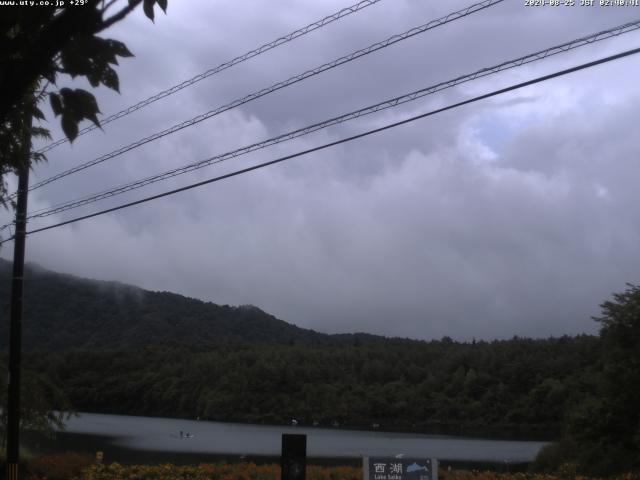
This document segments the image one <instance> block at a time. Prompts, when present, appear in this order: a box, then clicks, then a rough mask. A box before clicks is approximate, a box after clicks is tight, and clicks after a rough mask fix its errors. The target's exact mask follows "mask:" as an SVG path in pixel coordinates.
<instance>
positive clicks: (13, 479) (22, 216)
mask: <svg viewBox="0 0 640 480" xmlns="http://www.w3.org/2000/svg"><path fill="white" fill-rule="evenodd" d="M27 127H28V128H27V132H28V133H26V135H25V136H26V138H25V140H24V142H23V146H24V148H25V156H26V158H25V162H24V165H22V166H21V167H20V169H19V172H18V198H17V203H16V231H15V237H14V242H13V278H12V281H11V324H10V333H9V377H8V380H7V381H8V394H9V398H8V401H7V480H18V478H19V468H20V369H21V367H20V358H21V355H22V280H23V273H24V250H25V237H26V227H27V221H26V220H27V197H28V194H29V164H30V158H29V157H30V154H31V136H30V130H31V116H30V115H29V121H28V123H27Z"/></svg>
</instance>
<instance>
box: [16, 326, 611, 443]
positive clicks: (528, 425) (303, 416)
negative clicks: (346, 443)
mask: <svg viewBox="0 0 640 480" xmlns="http://www.w3.org/2000/svg"><path fill="white" fill-rule="evenodd" d="M598 349H599V342H598V339H597V338H596V337H590V336H581V337H577V338H569V337H564V338H557V339H547V340H527V339H512V340H508V341H495V342H473V343H457V342H453V341H451V340H449V339H445V340H442V341H433V342H418V341H408V340H392V339H389V340H385V341H382V342H375V343H360V342H355V343H354V344H352V345H348V346H347V345H341V346H316V347H310V346H278V345H272V346H266V345H262V346H234V347H222V346H217V347H216V346H213V347H208V348H207V347H199V348H188V347H177V346H150V347H146V348H143V349H140V350H118V351H108V350H107V351H87V350H77V351H70V352H57V353H39V354H33V355H31V356H29V357H28V358H27V360H26V362H27V363H28V364H29V365H30V366H31V368H33V369H35V370H36V371H37V372H39V373H42V374H44V375H45V376H46V377H47V378H49V379H52V380H53V381H55V383H56V384H58V385H60V386H62V388H63V390H64V393H65V394H66V395H67V396H68V398H69V400H70V401H71V404H72V405H74V407H75V408H76V409H78V410H80V411H90V412H103V413H127V414H136V415H153V416H171V417H175V416H177V417H185V418H196V417H199V418H201V419H208V420H224V421H240V422H257V423H261V422H267V423H287V422H289V421H291V419H292V418H295V419H297V420H298V421H299V422H301V423H303V424H304V423H306V424H313V423H314V422H318V423H319V424H321V425H330V424H332V423H333V422H338V423H340V424H341V425H342V426H352V427H370V426H371V425H372V424H374V423H377V424H380V425H381V428H385V429H398V430H418V431H425V430H432V431H433V430H434V429H435V430H438V428H442V429H446V430H453V431H468V432H473V431H492V432H494V433H499V432H500V431H501V430H502V431H509V432H511V433H513V432H516V431H517V430H521V431H522V432H525V433H527V434H529V435H531V434H532V433H533V432H536V433H537V434H538V435H542V436H546V437H552V436H556V435H558V433H559V431H560V425H561V422H562V420H563V417H564V414H565V413H566V411H567V409H568V407H569V406H571V405H572V404H573V403H575V402H576V401H578V400H580V397H581V395H582V391H583V390H584V388H585V386H586V385H588V383H589V372H590V371H591V370H592V369H594V368H595V366H596V362H595V358H596V357H597V355H598Z"/></svg>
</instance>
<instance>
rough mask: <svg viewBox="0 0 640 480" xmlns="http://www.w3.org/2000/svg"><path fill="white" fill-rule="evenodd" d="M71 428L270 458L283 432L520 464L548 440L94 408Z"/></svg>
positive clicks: (84, 434)
mask: <svg viewBox="0 0 640 480" xmlns="http://www.w3.org/2000/svg"><path fill="white" fill-rule="evenodd" d="M181 430H182V431H183V432H184V433H185V434H186V433H187V432H188V433H189V434H191V435H192V438H180V431H181ZM66 432H67V433H65V434H64V435H71V436H73V435H76V436H77V437H81V438H91V437H93V438H100V439H102V440H101V441H102V442H103V444H105V443H106V444H107V445H111V446H113V447H115V448H118V449H120V450H122V449H125V450H135V451H155V452H173V453H178V454H179V453H185V454H187V453H189V454H211V455H238V456H240V455H247V456H271V457H277V456H279V455H280V446H281V436H282V434H283V433H298V434H301V433H302V434H306V435H307V455H308V456H309V457H316V458H322V457H324V458H338V457H340V458H358V457H361V456H363V455H365V456H395V455H397V454H401V453H402V454H405V455H406V456H419V457H433V458H440V459H448V460H463V461H478V462H509V463H517V462H530V461H532V460H533V459H534V458H535V456H536V454H537V453H538V451H539V450H540V448H542V446H544V445H545V442H539V441H510V440H483V439H476V438H463V437H454V436H445V435H421V434H413V433H386V432H368V431H359V430H340V429H338V428H315V427H298V426H296V427H287V426H264V425H246V424H232V423H219V422H206V421H196V420H181V419H172V418H151V417H134V416H123V415H103V414H93V413H83V414H81V415H80V416H79V417H74V418H71V419H69V420H68V421H67V427H66ZM98 447H100V446H99V445H98ZM100 448H104V447H100Z"/></svg>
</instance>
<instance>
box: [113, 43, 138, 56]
mask: <svg viewBox="0 0 640 480" xmlns="http://www.w3.org/2000/svg"><path fill="white" fill-rule="evenodd" d="M107 42H109V46H110V47H111V50H112V51H113V52H114V53H115V54H116V55H118V56H119V57H133V53H131V52H130V51H129V49H128V48H127V46H126V45H125V44H124V43H122V42H119V41H117V40H107Z"/></svg>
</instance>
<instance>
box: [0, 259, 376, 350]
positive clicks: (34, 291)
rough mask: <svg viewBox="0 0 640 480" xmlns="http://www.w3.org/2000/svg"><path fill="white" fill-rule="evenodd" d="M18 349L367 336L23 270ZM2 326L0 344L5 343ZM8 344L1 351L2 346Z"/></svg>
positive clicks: (6, 287)
mask: <svg viewBox="0 0 640 480" xmlns="http://www.w3.org/2000/svg"><path fill="white" fill-rule="evenodd" d="M0 280H1V281H0V311H3V312H8V311H9V299H10V295H9V294H10V280H11V263H9V262H7V261H6V260H3V259H0ZM24 282H25V286H24V290H25V294H24V295H25V297H24V298H25V301H24V321H23V344H24V348H25V350H31V349H39V350H67V349H70V348H85V349H96V348H97V349H104V348H126V347H140V346H143V345H157V344H167V343H174V344H183V345H209V344H230V343H243V344H246V343H251V344H285V345H286V344H292V343H296V344H305V345H334V344H339V343H343V342H344V343H350V342H352V341H353V339H354V338H358V339H360V340H367V341H372V340H375V339H376V338H378V339H381V338H382V337H376V336H375V335H369V334H365V333H358V334H341V335H327V334H323V333H319V332H315V331H313V330H309V329H305V328H300V327H297V326H295V325H292V324H290V323H287V322H285V321H283V320H280V319H278V318H276V317H274V316H273V315H269V314H268V313H266V312H264V311H262V310H260V309H259V308H257V307H254V306H251V305H243V306H237V307H234V306H229V305H217V304H215V303H212V302H203V301H201V300H197V299H194V298H188V297H185V296H182V295H178V294H175V293H171V292H153V291H149V290H144V289H142V288H138V287H134V286H131V285H125V284H122V283H119V282H105V281H99V280H88V279H85V278H79V277H75V276H73V275H66V274H60V273H56V272H52V271H49V270H45V269H43V268H40V267H38V266H37V265H33V264H31V265H27V267H26V273H25V280H24ZM8 327H9V324H8V322H0V339H7V338H8ZM6 347H7V343H6V341H2V342H0V349H6Z"/></svg>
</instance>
